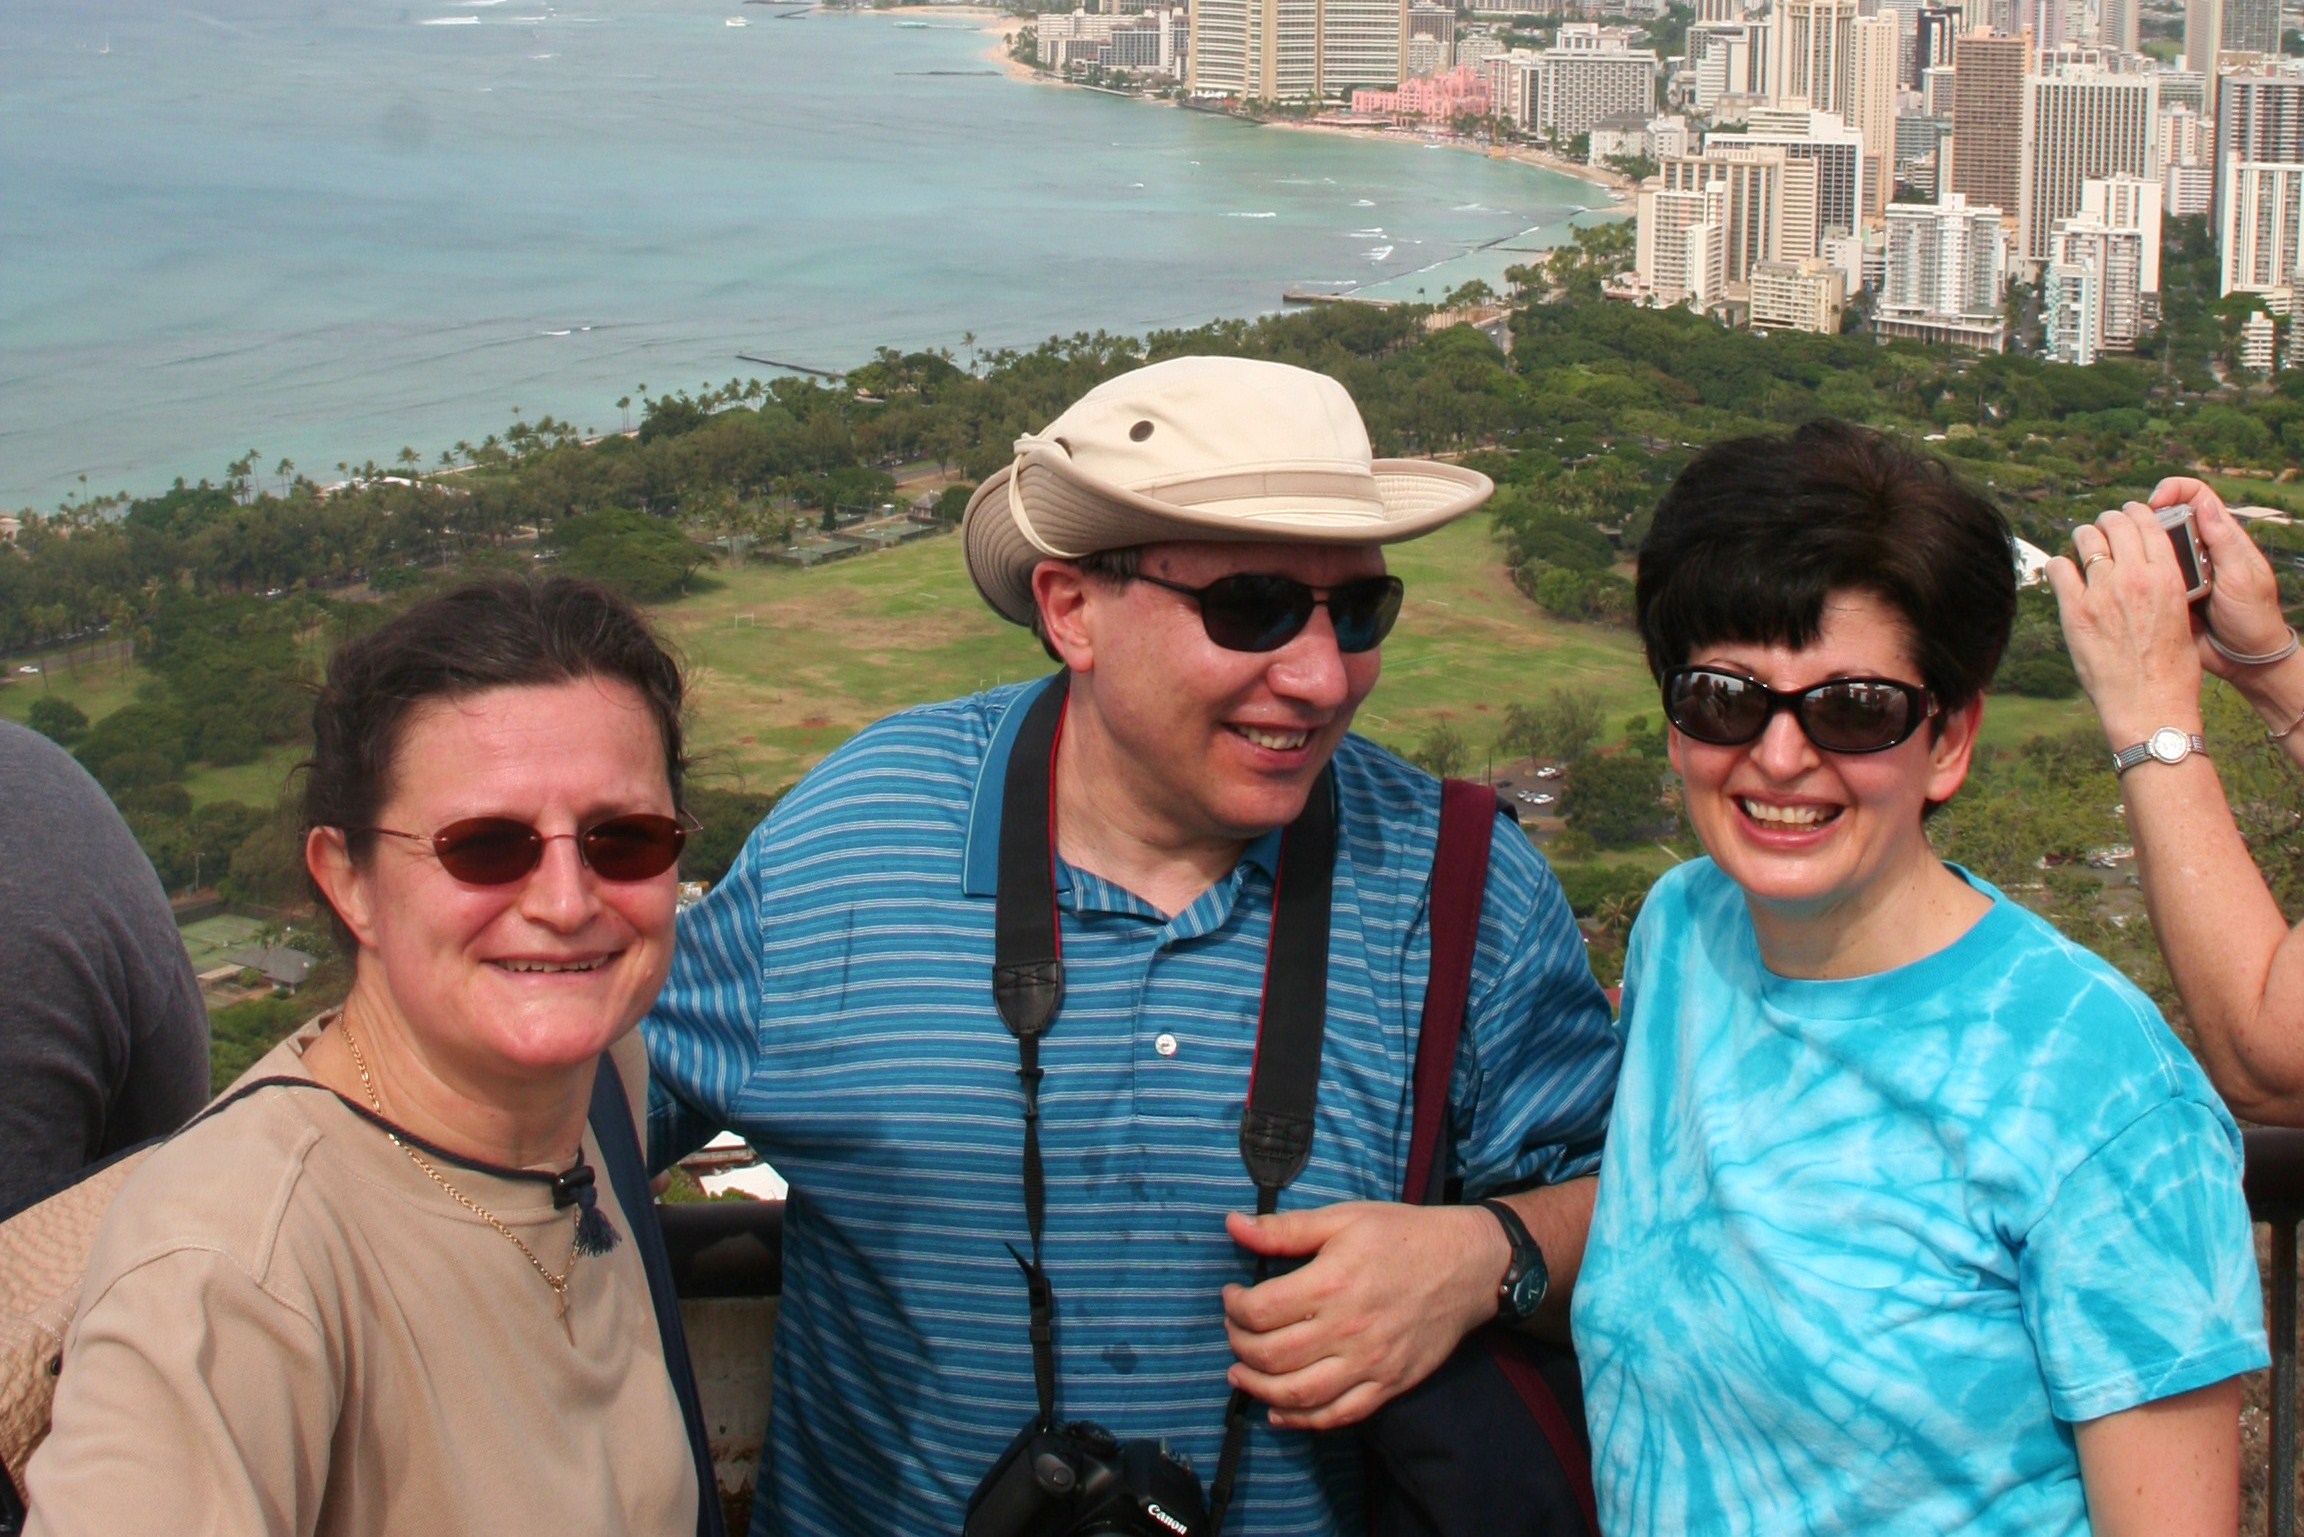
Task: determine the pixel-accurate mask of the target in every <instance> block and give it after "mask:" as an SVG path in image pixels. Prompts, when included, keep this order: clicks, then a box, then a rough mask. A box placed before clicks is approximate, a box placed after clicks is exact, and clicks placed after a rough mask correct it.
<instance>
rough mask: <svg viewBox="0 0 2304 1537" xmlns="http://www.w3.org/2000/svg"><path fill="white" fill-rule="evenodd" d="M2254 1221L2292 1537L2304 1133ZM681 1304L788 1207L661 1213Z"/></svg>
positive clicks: (2289, 1144) (2265, 1177) (2253, 1190)
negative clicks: (2266, 1251) (2266, 1263)
mask: <svg viewBox="0 0 2304 1537" xmlns="http://www.w3.org/2000/svg"><path fill="white" fill-rule="evenodd" d="M2244 1141H2245V1142H2246V1144H2247V1156H2248V1168H2247V1175H2246V1180H2245V1184H2246V1189H2247V1193H2248V1214H2249V1216H2250V1217H2252V1218H2254V1219H2255V1220H2256V1221H2258V1222H2262V1223H2266V1224H2268V1225H2269V1226H2270V1227H2271V1229H2272V1245H2271V1247H2272V1257H2271V1268H2270V1272H2269V1273H2268V1274H2267V1275H2266V1277H2265V1292H2266V1295H2267V1297H2268V1299H2269V1302H2270V1310H2271V1320H2270V1322H2271V1331H2270V1332H2271V1337H2272V1383H2271V1400H2272V1434H2271V1468H2270V1470H2269V1472H2270V1487H2269V1489H2268V1491H2267V1500H2268V1505H2269V1511H2268V1516H2269V1520H2268V1523H2267V1524H2268V1527H2269V1531H2270V1537H2296V1407H2297V1406H2296V1279H2297V1255H2296V1237H2297V1230H2298V1227H2299V1226H2300V1225H2304V1131H2269V1130H2266V1131H2250V1132H2247V1133H2245V1135H2244ZM658 1212H659V1215H660V1216H661V1217H662V1218H663V1223H664V1242H665V1247H666V1248H667V1249H668V1250H669V1251H670V1253H671V1259H672V1279H673V1283H674V1285H675V1286H676V1287H677V1288H678V1289H679V1292H680V1296H681V1297H682V1299H683V1300H690V1301H694V1300H702V1299H707V1298H731V1297H775V1296H779V1295H781V1293H782V1292H783V1289H784V1253H783V1247H784V1203H783V1202H782V1201H709V1202H698V1203H693V1204H686V1205H678V1206H664V1207H659V1208H658Z"/></svg>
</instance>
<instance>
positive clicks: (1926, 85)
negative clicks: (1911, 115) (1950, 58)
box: [1920, 64, 1957, 123]
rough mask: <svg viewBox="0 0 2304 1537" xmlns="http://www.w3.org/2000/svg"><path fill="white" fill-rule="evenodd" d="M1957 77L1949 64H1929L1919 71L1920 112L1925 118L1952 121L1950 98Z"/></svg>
mask: <svg viewBox="0 0 2304 1537" xmlns="http://www.w3.org/2000/svg"><path fill="white" fill-rule="evenodd" d="M1956 83H1957V77H1956V76H1955V75H1954V74H1953V72H1952V66H1951V65H1949V64H1931V65H1929V66H1928V67H1927V68H1926V69H1924V70H1922V71H1920V111H1921V114H1922V115H1923V116H1926V117H1940V118H1942V119H1943V120H1944V121H1945V122H1947V123H1949V122H1951V121H1952V96H1953V92H1954V90H1955V89H1956Z"/></svg>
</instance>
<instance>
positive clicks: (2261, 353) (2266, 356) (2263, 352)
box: [2239, 310, 2280, 374]
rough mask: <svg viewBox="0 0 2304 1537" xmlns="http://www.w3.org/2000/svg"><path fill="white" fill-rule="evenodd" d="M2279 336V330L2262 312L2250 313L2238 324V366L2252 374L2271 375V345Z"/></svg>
mask: <svg viewBox="0 0 2304 1537" xmlns="http://www.w3.org/2000/svg"><path fill="white" fill-rule="evenodd" d="M2279 334H2280V328H2279V327H2278V326H2277V325H2276V324H2275V323H2274V322H2273V319H2272V317H2271V316H2270V315H2267V314H2265V313H2264V312H2263V311H2262V310H2254V311H2251V312H2250V313H2249V316H2248V318H2247V319H2246V320H2243V321H2241V322H2240V348H2239V352H2240V366H2241V367H2242V368H2243V369H2245V370H2247V371H2248V372H2249V373H2252V374H2269V373H2271V372H2272V366H2273V353H2272V344H2273V342H2274V340H2275V339H2276V338H2277V337H2278V336H2279Z"/></svg>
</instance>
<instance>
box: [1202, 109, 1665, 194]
mask: <svg viewBox="0 0 2304 1537" xmlns="http://www.w3.org/2000/svg"><path fill="white" fill-rule="evenodd" d="M1241 121H1242V122H1255V121H1256V120H1255V119H1252V118H1242V119H1241ZM1259 126H1261V127H1265V128H1280V129H1285V130H1287V131H1288V132H1291V133H1324V134H1335V135H1338V136H1340V137H1343V138H1348V139H1366V140H1368V141H1370V142H1371V143H1377V144H1405V143H1410V142H1414V143H1419V144H1432V145H1437V146H1439V147H1440V148H1442V149H1456V150H1469V151H1470V152H1472V153H1473V154H1476V155H1485V156H1487V157H1488V158H1489V159H1491V160H1509V161H1511V162H1513V163H1514V164H1515V165H1525V166H1530V167H1533V168H1534V169H1536V170H1539V171H1552V172H1555V173H1557V174H1559V175H1561V176H1570V177H1574V178H1575V179H1576V180H1578V181H1581V182H1587V183H1589V184H1591V185H1592V186H1595V187H1598V188H1601V189H1602V190H1604V191H1606V192H1607V194H1608V206H1607V207H1606V208H1605V209H1594V210H1593V211H1594V212H1595V213H1622V214H1630V213H1631V212H1632V209H1633V206H1634V204H1635V202H1636V201H1637V197H1638V192H1639V189H1638V188H1637V187H1636V186H1634V185H1633V183H1632V180H1631V178H1630V177H1627V176H1621V175H1618V174H1617V173H1616V172H1614V171H1609V170H1603V169H1602V168H1601V167H1599V166H1596V165H1586V164H1584V163H1583V162H1582V161H1580V160H1570V159H1568V158H1567V157H1566V156H1564V155H1556V154H1554V153H1553V152H1552V151H1550V150H1548V149H1538V148H1537V147H1536V146H1534V145H1532V144H1497V145H1490V144H1486V143H1483V142H1482V141H1480V140H1478V139H1468V138H1465V137H1463V136H1462V135H1461V134H1454V133H1443V132H1439V131H1436V130H1432V129H1421V128H1403V129H1390V128H1375V127H1370V126H1367V125H1364V124H1360V123H1323V122H1319V121H1317V120H1312V121H1302V122H1299V121H1295V120H1293V119H1290V120H1286V121H1282V120H1278V119H1272V118H1266V119H1264V120H1263V121H1262V122H1261V123H1260V124H1259Z"/></svg>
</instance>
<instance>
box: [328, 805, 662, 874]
mask: <svg viewBox="0 0 2304 1537" xmlns="http://www.w3.org/2000/svg"><path fill="white" fill-rule="evenodd" d="M702 826H703V824H702V823H700V822H698V821H697V820H696V819H695V818H694V817H691V816H689V815H688V814H687V813H686V812H682V813H681V814H680V815H679V816H677V817H665V816H657V815H655V814H654V813H653V812H645V811H635V812H627V813H626V814H624V815H623V816H613V817H607V818H604V819H603V820H601V821H598V822H594V823H593V824H592V825H591V826H590V827H586V828H581V829H579V830H577V831H576V832H572V833H553V834H551V835H550V836H549V837H547V836H546V835H545V834H543V833H540V832H538V831H537V830H536V829H535V828H534V827H532V826H530V825H529V824H528V823H526V822H523V821H521V820H519V819H518V818H517V817H467V818H465V819H464V820H463V821H461V822H450V823H449V824H448V825H447V826H446V827H443V828H441V829H440V830H439V831H438V832H436V833H432V834H430V835H426V834H424V833H404V832H401V831H400V830H399V829H397V828H393V827H371V828H369V829H368V831H370V832H372V833H382V834H383V835H384V836H385V837H387V838H406V839H409V840H411V841H413V842H416V843H421V844H424V845H425V846H426V847H428V848H430V849H431V850H432V853H433V855H434V856H435V857H436V858H438V859H439V861H440V868H441V869H443V870H446V871H447V872H448V873H449V874H450V875H452V876H454V877H455V878H456V879H457V880H460V881H462V882H463V883H464V884H465V885H467V886H509V885H511V884H512V883H513V882H514V881H518V880H524V879H526V878H527V876H528V875H529V874H530V873H531V872H532V871H534V870H535V868H536V867H537V866H538V865H540V864H542V863H543V862H544V845H545V844H547V843H551V842H554V841H556V840H558V839H561V838H570V839H573V840H575V844H576V856H577V857H578V858H579V859H581V860H583V861H584V867H585V868H586V869H588V870H590V871H591V872H592V873H593V874H594V875H597V876H599V877H600V878H601V879H602V880H608V881H646V880H654V879H655V878H656V877H657V876H659V875H662V874H663V873H664V872H665V871H667V870H669V869H671V868H672V866H673V863H674V862H675V861H676V860H678V859H679V857H680V850H681V849H682V847H684V846H685V845H686V844H687V842H688V835H689V834H690V833H692V832H698V831H701V830H702Z"/></svg>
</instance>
